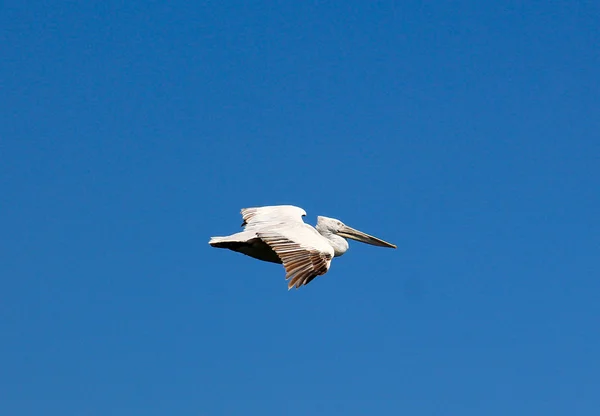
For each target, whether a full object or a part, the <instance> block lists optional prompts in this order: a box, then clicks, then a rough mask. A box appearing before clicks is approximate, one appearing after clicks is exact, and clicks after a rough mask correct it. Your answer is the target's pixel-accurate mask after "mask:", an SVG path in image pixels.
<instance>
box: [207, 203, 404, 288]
mask: <svg viewBox="0 0 600 416" xmlns="http://www.w3.org/2000/svg"><path fill="white" fill-rule="evenodd" d="M241 213H242V217H243V219H244V222H243V223H242V227H244V231H242V232H239V233H236V234H232V235H230V236H227V237H212V238H211V239H210V241H209V242H208V244H210V245H211V246H212V247H218V248H226V249H229V250H233V251H237V252H239V253H243V254H245V255H247V256H250V257H254V258H255V259H258V260H262V261H268V262H272V263H278V264H283V267H284V268H285V271H286V276H285V278H286V280H288V290H289V289H291V288H292V287H295V288H296V289H298V288H299V287H300V286H303V285H307V284H308V283H310V282H311V281H312V280H313V279H314V278H315V277H317V276H321V275H323V274H325V273H327V271H328V270H329V266H330V265H331V259H332V258H334V257H339V256H341V255H342V254H344V253H345V252H346V251H347V250H348V241H347V240H346V239H347V238H351V239H353V240H356V241H360V242H363V243H367V244H371V245H374V246H379V247H390V248H396V246H395V245H394V244H390V243H388V242H385V241H383V240H380V239H379V238H376V237H373V236H371V235H368V234H365V233H363V232H361V231H358V230H355V229H354V228H351V227H348V226H347V225H345V224H343V223H342V222H341V221H339V220H336V219H335V218H328V217H321V216H320V217H317V226H316V228H315V227H312V226H310V225H308V224H306V223H304V221H303V220H302V217H305V216H306V211H304V210H303V209H302V208H299V207H295V206H292V205H277V206H267V207H255V208H244V209H242V211H241Z"/></svg>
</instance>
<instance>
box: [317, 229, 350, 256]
mask: <svg viewBox="0 0 600 416" xmlns="http://www.w3.org/2000/svg"><path fill="white" fill-rule="evenodd" d="M317 231H318V232H319V234H321V235H322V236H323V237H325V238H326V239H327V241H329V244H331V247H333V257H339V256H341V255H342V254H344V253H345V252H346V251H348V247H349V245H348V241H347V240H346V239H345V238H344V237H340V236H339V235H337V234H334V233H332V232H331V231H329V230H320V229H319V228H318V227H317Z"/></svg>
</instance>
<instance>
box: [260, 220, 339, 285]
mask: <svg viewBox="0 0 600 416" xmlns="http://www.w3.org/2000/svg"><path fill="white" fill-rule="evenodd" d="M257 236H258V237H259V238H260V239H261V240H263V241H264V242H265V243H267V244H268V245H269V246H270V247H271V248H272V249H273V251H275V253H276V254H277V255H278V256H279V258H280V259H281V261H282V263H283V266H284V267H285V271H286V276H285V278H286V280H288V289H291V288H292V287H295V288H296V289H298V288H299V287H300V286H303V285H306V284H308V283H309V282H310V281H312V280H313V279H314V278H315V277H317V276H321V275H323V274H325V273H327V271H328V270H329V266H330V265H331V259H332V258H333V248H332V247H331V246H330V245H329V244H328V243H327V242H326V240H325V239H324V238H323V237H322V236H321V235H320V234H318V233H317V232H316V231H315V230H314V229H312V228H311V227H309V226H306V225H305V224H303V227H282V228H281V229H279V230H277V229H276V228H275V229H274V230H273V231H264V232H258V233H257Z"/></svg>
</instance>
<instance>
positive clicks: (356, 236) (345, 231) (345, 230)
mask: <svg viewBox="0 0 600 416" xmlns="http://www.w3.org/2000/svg"><path fill="white" fill-rule="evenodd" d="M337 235H339V236H341V237H345V238H351V239H353V240H356V241H360V242H361V243H367V244H371V245H372V246H379V247H390V248H396V246H395V245H394V244H391V243H388V242H387V241H383V240H380V239H379V238H377V237H373V236H372V235H369V234H365V233H363V232H362V231H358V230H355V229H354V228H352V227H348V226H347V225H343V226H342V228H341V229H340V230H339V231H338V232H337Z"/></svg>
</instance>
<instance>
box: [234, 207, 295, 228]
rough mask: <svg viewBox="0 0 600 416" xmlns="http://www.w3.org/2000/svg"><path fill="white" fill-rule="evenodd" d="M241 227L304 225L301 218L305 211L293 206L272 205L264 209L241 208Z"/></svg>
mask: <svg viewBox="0 0 600 416" xmlns="http://www.w3.org/2000/svg"><path fill="white" fill-rule="evenodd" d="M241 213H242V218H243V219H244V222H243V224H242V227H243V226H247V227H252V226H257V225H261V224H283V223H288V224H290V223H296V224H304V221H302V217H304V216H306V211H304V210H303V209H302V208H299V207H295V206H293V205H273V206H266V207H254V208H243V209H242V211H241Z"/></svg>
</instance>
